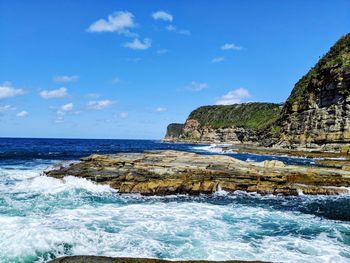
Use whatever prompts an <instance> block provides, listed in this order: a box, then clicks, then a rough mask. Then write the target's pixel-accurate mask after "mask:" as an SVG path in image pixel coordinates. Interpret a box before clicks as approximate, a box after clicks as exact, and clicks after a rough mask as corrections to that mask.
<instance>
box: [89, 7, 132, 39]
mask: <svg viewBox="0 0 350 263" xmlns="http://www.w3.org/2000/svg"><path fill="white" fill-rule="evenodd" d="M133 27H135V22H134V15H133V14H132V13H130V12H127V11H119V12H115V13H113V14H111V15H109V16H108V18H107V20H106V19H99V20H97V21H96V22H94V23H92V24H91V25H90V27H89V28H88V29H87V31H88V32H116V33H119V34H125V35H134V34H132V33H131V32H130V31H129V30H128V29H130V28H133Z"/></svg>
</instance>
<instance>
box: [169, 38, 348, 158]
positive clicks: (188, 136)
mask: <svg viewBox="0 0 350 263" xmlns="http://www.w3.org/2000/svg"><path fill="white" fill-rule="evenodd" d="M178 128H179V129H178V130H177V133H176V134H177V135H178V136H172V137H170V136H166V138H165V140H180V141H195V142H205V143H212V142H214V143H218V142H219V143H220V142H225V143H249V144H256V145H260V146H274V147H283V148H298V149H302V148H303V149H305V148H309V149H318V150H337V151H344V152H347V151H348V150H349V149H350V33H349V34H347V35H345V36H343V37H342V38H340V39H339V40H338V41H337V42H336V43H335V44H334V46H333V47H331V49H330V50H329V52H328V53H327V54H326V55H324V56H323V57H322V58H321V59H320V60H319V61H318V63H317V64H316V65H315V66H314V67H313V68H311V70H310V71H309V72H308V73H307V74H306V75H305V76H303V77H302V78H301V79H300V80H299V81H298V82H297V83H296V84H295V86H294V89H293V90H292V92H291V94H290V96H289V98H288V99H287V101H286V102H285V103H284V105H283V108H282V110H281V109H280V105H278V104H273V103H247V104H236V105H228V106H204V107H200V108H198V109H196V110H194V111H193V112H192V113H191V114H190V116H189V117H188V119H187V120H186V123H185V124H184V126H183V127H182V129H181V128H180V126H179V127H178ZM172 129H173V128H172V125H169V127H168V130H172ZM174 134H175V132H174Z"/></svg>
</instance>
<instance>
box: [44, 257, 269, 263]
mask: <svg viewBox="0 0 350 263" xmlns="http://www.w3.org/2000/svg"><path fill="white" fill-rule="evenodd" d="M50 263H263V262H262V261H242V260H229V261H206V260H184V261H169V260H162V259H150V258H112V257H98V256H71V257H62V258H57V259H54V260H52V261H50Z"/></svg>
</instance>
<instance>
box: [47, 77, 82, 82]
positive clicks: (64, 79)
mask: <svg viewBox="0 0 350 263" xmlns="http://www.w3.org/2000/svg"><path fill="white" fill-rule="evenodd" d="M78 79H79V76H54V77H53V81H54V82H72V81H77V80H78Z"/></svg>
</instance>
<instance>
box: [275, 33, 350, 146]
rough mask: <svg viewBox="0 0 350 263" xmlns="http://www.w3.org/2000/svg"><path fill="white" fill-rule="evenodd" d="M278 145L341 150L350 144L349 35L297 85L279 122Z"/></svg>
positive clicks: (338, 42)
mask: <svg viewBox="0 0 350 263" xmlns="http://www.w3.org/2000/svg"><path fill="white" fill-rule="evenodd" d="M277 125H278V126H280V127H281V134H280V137H279V143H278V145H279V146H283V147H292V148H293V147H306V148H322V149H324V150H327V149H342V148H344V147H345V148H347V146H346V145H348V144H349V143H350V34H347V35H345V36H344V37H342V38H341V39H340V40H338V41H337V42H336V43H335V45H334V46H333V47H332V48H331V49H330V50H329V52H328V53H327V54H326V55H324V56H323V57H322V58H321V59H320V60H319V61H318V63H317V64H316V65H315V66H314V67H313V68H312V69H311V70H310V71H309V72H308V73H307V74H306V75H305V76H303V77H302V78H301V79H300V80H299V81H298V82H297V83H296V85H295V87H294V89H293V90H292V93H291V94H290V96H289V98H288V99H287V101H286V103H285V104H284V107H283V109H282V112H281V115H280V117H279V119H278V121H277Z"/></svg>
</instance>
